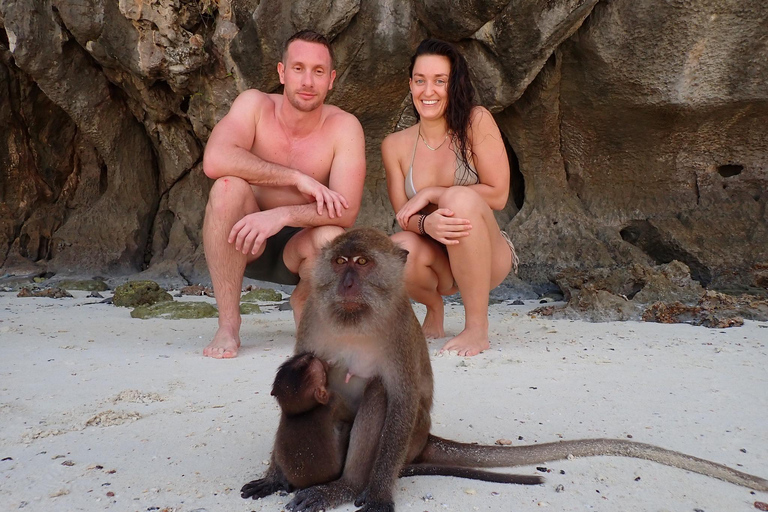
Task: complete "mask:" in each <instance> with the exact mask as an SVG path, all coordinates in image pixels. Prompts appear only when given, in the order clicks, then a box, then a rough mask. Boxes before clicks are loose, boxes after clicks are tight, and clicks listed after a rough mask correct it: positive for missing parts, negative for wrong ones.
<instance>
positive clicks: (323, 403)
mask: <svg viewBox="0 0 768 512" xmlns="http://www.w3.org/2000/svg"><path fill="white" fill-rule="evenodd" d="M327 371H328V366H327V363H326V362H325V361H322V360H320V359H318V358H317V357H315V356H314V355H313V354H312V353H310V352H305V353H303V354H298V355H295V356H293V357H292V358H290V359H288V360H287V361H286V362H285V363H283V364H282V365H281V366H280V368H279V369H278V370H277V375H275V382H274V384H273V385H272V393H271V394H272V396H274V397H275V398H276V399H277V403H278V405H279V406H280V409H281V411H282V414H281V415H280V425H279V427H278V429H277V436H276V439H275V452H274V453H273V457H274V459H275V462H276V463H277V464H278V465H279V467H280V468H281V469H282V472H283V474H284V476H285V478H286V480H287V482H288V483H289V484H290V487H292V488H297V489H304V488H306V487H311V486H313V485H318V484H322V483H326V482H331V481H333V480H336V479H337V478H339V477H340V476H341V472H342V470H343V469H344V459H345V458H346V456H347V446H348V444H349V432H350V429H351V428H352V421H353V420H354V416H353V414H352V412H351V411H349V410H348V409H347V407H346V406H345V405H344V401H343V400H341V399H340V397H337V396H336V395H335V394H332V393H331V392H330V391H329V390H328V388H327V387H326V384H327V382H328V380H327ZM286 490H292V489H286Z"/></svg>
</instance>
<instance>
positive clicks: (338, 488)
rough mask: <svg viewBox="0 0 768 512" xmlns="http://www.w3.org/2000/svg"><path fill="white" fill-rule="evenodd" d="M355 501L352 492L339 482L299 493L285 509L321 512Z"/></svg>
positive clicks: (301, 511)
mask: <svg viewBox="0 0 768 512" xmlns="http://www.w3.org/2000/svg"><path fill="white" fill-rule="evenodd" d="M353 499H354V493H353V492H352V490H351V489H350V488H349V487H347V486H346V485H344V484H343V483H341V481H339V480H337V481H335V482H331V483H330V484H325V485H316V486H314V487H309V488H307V489H302V490H300V491H297V492H296V496H294V498H293V499H292V500H291V501H290V502H289V503H288V505H286V506H285V508H287V509H288V510H290V511H291V512H320V511H321V510H322V511H325V510H331V509H333V508H336V507H338V506H340V505H342V504H344V503H349V502H351V501H352V500H353Z"/></svg>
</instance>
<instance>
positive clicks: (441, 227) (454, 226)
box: [423, 208, 472, 245]
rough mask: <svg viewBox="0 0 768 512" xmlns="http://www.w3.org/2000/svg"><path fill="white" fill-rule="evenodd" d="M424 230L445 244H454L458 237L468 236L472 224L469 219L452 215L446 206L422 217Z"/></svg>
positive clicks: (456, 242) (457, 241)
mask: <svg viewBox="0 0 768 512" xmlns="http://www.w3.org/2000/svg"><path fill="white" fill-rule="evenodd" d="M423 227H424V232H425V233H426V234H428V235H429V236H430V237H432V239H434V240H435V241H437V242H440V243H441V244H445V245H456V244H458V243H459V239H460V238H464V237H465V236H469V231H470V230H471V229H472V224H470V223H469V219H460V218H458V217H454V216H453V211H451V210H449V209H448V208H438V209H437V210H435V211H434V212H432V213H430V214H429V215H427V216H426V217H425V218H424V225H423Z"/></svg>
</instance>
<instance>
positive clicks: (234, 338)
mask: <svg viewBox="0 0 768 512" xmlns="http://www.w3.org/2000/svg"><path fill="white" fill-rule="evenodd" d="M239 348H240V333H239V332H238V330H232V329H227V328H225V327H219V330H218V331H216V335H215V336H214V337H213V341H211V343H210V344H209V345H208V346H207V347H205V348H204V349H203V355H204V356H206V357H212V358H214V359H231V358H233V357H237V350H238V349H239Z"/></svg>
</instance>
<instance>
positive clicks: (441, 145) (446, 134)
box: [419, 130, 450, 151]
mask: <svg viewBox="0 0 768 512" xmlns="http://www.w3.org/2000/svg"><path fill="white" fill-rule="evenodd" d="M448 135H450V133H449V132H445V138H444V139H443V142H441V143H440V144H439V145H438V146H437V147H436V148H433V147H432V146H430V145H429V144H428V143H427V139H425V138H424V136H423V135H422V134H421V130H419V137H421V140H422V141H424V145H425V146H427V149H429V150H431V151H437V150H438V149H440V148H441V147H443V144H445V141H447V140H448Z"/></svg>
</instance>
